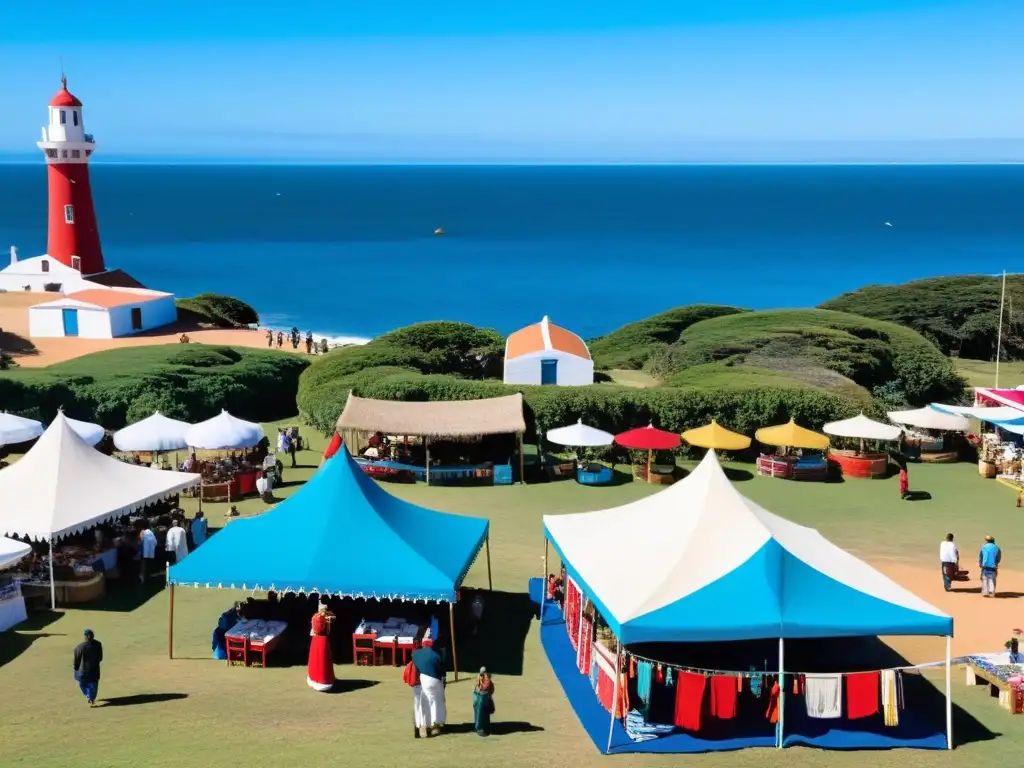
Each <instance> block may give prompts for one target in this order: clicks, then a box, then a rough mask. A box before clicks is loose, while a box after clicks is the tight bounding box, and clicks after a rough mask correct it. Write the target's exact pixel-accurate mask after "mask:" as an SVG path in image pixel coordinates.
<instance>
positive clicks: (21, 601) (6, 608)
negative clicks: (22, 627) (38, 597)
mask: <svg viewBox="0 0 1024 768" xmlns="http://www.w3.org/2000/svg"><path fill="white" fill-rule="evenodd" d="M27 618H28V613H27V612H26V611H25V598H24V597H21V596H20V595H19V596H18V597H16V598H14V599H13V600H4V601H3V602H2V603H0V632H4V631H6V630H8V629H11V628H12V627H16V626H18V625H19V624H21V622H23V621H24V620H25V619H27Z"/></svg>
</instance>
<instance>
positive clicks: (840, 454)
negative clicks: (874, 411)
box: [821, 413, 903, 477]
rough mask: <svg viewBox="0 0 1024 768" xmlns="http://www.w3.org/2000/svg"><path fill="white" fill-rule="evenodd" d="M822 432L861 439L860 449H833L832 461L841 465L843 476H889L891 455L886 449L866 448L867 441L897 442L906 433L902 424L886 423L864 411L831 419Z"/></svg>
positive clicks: (830, 451) (830, 458)
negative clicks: (836, 419) (840, 419)
mask: <svg viewBox="0 0 1024 768" xmlns="http://www.w3.org/2000/svg"><path fill="white" fill-rule="evenodd" d="M821 431H822V432H824V433H825V434H826V435H830V436H832V437H839V438H846V439H848V440H857V441H859V443H860V447H859V449H858V450H844V449H842V448H838V447H836V446H832V448H831V449H830V450H829V454H828V458H829V461H831V462H832V463H834V464H835V465H837V466H838V467H839V469H840V471H841V472H842V474H843V477H886V476H887V475H888V473H889V454H888V453H886V452H885V451H868V450H865V445H864V444H865V441H867V440H871V441H874V442H876V443H884V442H895V441H898V440H899V439H900V438H901V437H902V435H903V430H902V429H901V428H900V427H894V426H892V425H891V424H882V423H881V422H880V421H875V420H873V419H869V418H868V417H867V416H865V415H864V414H863V413H861V414H859V415H857V416H854V417H853V418H852V419H844V420H842V421H832V422H829V423H828V424H826V425H825V426H824V427H822V430H821Z"/></svg>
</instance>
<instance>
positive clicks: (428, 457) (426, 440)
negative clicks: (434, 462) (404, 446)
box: [423, 435, 430, 486]
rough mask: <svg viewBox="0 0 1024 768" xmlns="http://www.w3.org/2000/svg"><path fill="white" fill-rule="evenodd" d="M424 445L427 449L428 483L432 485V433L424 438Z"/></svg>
mask: <svg viewBox="0 0 1024 768" xmlns="http://www.w3.org/2000/svg"><path fill="white" fill-rule="evenodd" d="M423 447H424V448H426V449H427V485H428V486H429V485H430V435H427V436H426V437H424V438H423Z"/></svg>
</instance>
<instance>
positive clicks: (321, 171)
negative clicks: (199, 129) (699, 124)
mask: <svg viewBox="0 0 1024 768" xmlns="http://www.w3.org/2000/svg"><path fill="white" fill-rule="evenodd" d="M92 179H93V192H94V197H95V202H96V208H97V213H98V217H99V227H100V233H101V236H102V238H103V243H104V252H105V256H106V260H107V265H108V267H120V268H122V269H124V270H126V271H127V272H129V273H131V274H132V275H133V276H135V277H136V278H137V279H139V280H141V281H142V282H143V283H144V284H145V285H147V286H148V287H152V288H158V289H162V290H168V291H172V292H174V293H176V294H178V295H180V296H188V295H192V294H195V293H199V292H205V291H213V292H218V293H225V294H230V295H234V296H238V297H239V298H242V299H244V300H245V301H247V302H249V303H250V304H252V305H253V306H255V307H256V308H257V309H258V310H259V311H260V313H261V315H262V316H263V319H264V322H265V324H269V325H273V326H287V327H290V326H291V325H298V326H299V327H300V328H301V329H303V330H305V329H313V330H315V331H316V332H317V333H318V334H325V335H352V336H362V337H372V336H374V335H377V334H380V333H383V332H385V331H388V330H390V329H392V328H396V327H398V326H402V325H407V324H409V323H413V322H417V321H423V320H439V319H445V320H461V321H466V322H470V323H474V324H478V325H483V326H489V327H493V328H496V329H498V330H499V331H501V332H509V331H511V330H514V329H516V328H518V327H521V326H523V325H526V324H529V323H532V322H536V321H538V320H539V319H540V318H541V317H542V316H543V315H545V314H547V315H550V316H551V318H552V320H553V321H554V322H557V323H559V324H561V325H564V326H566V327H568V328H571V329H573V330H575V331H576V332H578V333H580V334H581V335H582V336H584V337H592V336H596V335H599V334H602V333H606V332H608V331H611V330H613V329H615V328H617V327H619V326H621V325H623V324H625V323H628V322H630V321H633V320H636V319H639V318H643V317H646V316H648V315H652V314H654V313H656V312H660V311H662V310H665V309H668V308H670V307H674V306H679V305H682V304H691V303H696V302H701V303H716V304H733V305H739V306H745V307H751V308H768V307H794V306H812V305H815V304H817V303H819V302H822V301H824V300H826V299H829V298H831V297H833V296H835V295H837V294H839V293H842V292H843V291H847V290H851V289H854V288H858V287H860V286H863V285H865V284H868V283H896V282H902V281H905V280H910V279H914V278H920V277H929V276H937V275H950V274H960V273H971V272H973V273H978V272H983V273H993V274H994V273H997V272H1000V271H1001V270H1004V269H1006V270H1009V271H1016V270H1020V269H1021V264H1022V263H1024V215H1022V210H1024V166H1012V165H1006V166H971V165H962V166H900V165H890V166H661V167H658V166H647V167H645V166H595V167H553V166H519V167H515V166H512V167H508V166H501V167H488V166H461V167H459V166H456V167H438V166H394V167H388V166H381V167H372V166H245V165H236V166H211V165H194V166H190V165H168V166H145V165H130V164H126V165H119V164H103V163H97V164H95V165H94V166H93V168H92ZM45 207H46V172H45V169H44V166H43V164H42V162H40V163H38V164H31V165H0V246H2V247H4V249H5V252H6V247H7V246H8V245H16V246H18V249H19V252H20V254H21V255H22V256H23V257H24V256H31V255H37V254H40V253H43V252H44V251H45V249H46V210H45ZM438 228H441V229H443V230H444V233H445V234H444V235H443V236H436V235H435V234H434V230H435V229H438ZM0 258H2V257H0ZM4 263H6V260H5V259H4Z"/></svg>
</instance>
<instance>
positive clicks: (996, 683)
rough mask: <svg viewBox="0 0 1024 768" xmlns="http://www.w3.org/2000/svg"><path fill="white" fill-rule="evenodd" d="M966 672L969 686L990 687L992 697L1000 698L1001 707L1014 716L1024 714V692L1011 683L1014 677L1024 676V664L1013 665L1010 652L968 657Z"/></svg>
mask: <svg viewBox="0 0 1024 768" xmlns="http://www.w3.org/2000/svg"><path fill="white" fill-rule="evenodd" d="M965 670H966V682H967V685H988V686H989V691H990V692H991V694H992V697H993V698H996V697H998V698H999V706H1001V707H1002V708H1003V709H1005V710H1006V711H1007V712H1009V713H1010V714H1012V715H1019V714H1024V691H1022V690H1021V688H1015V687H1012V686H1011V685H1010V682H1009V681H1010V678H1012V677H1018V676H1024V664H1015V663H1011V661H1010V654H1009V653H1008V652H1004V653H988V654H983V655H978V656H968V657H967V659H966V663H965ZM979 681H980V682H979Z"/></svg>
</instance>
